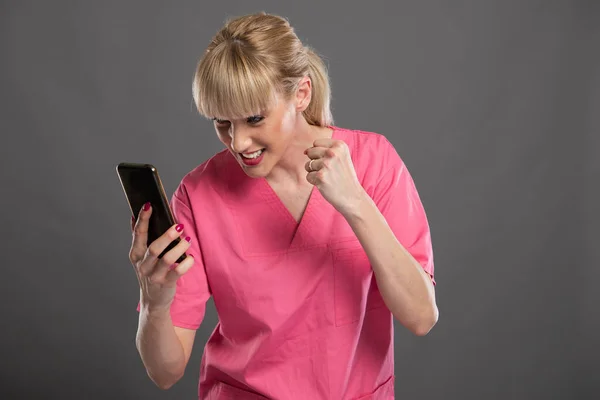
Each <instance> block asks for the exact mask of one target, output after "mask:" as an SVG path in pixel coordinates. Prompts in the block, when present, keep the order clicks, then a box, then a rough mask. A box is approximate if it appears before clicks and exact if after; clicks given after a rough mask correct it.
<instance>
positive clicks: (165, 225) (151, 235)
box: [117, 162, 186, 263]
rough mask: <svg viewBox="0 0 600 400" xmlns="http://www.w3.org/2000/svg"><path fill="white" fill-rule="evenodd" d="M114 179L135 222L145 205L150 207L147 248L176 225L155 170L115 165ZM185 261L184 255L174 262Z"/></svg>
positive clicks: (148, 165) (160, 256)
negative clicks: (119, 185) (117, 180)
mask: <svg viewBox="0 0 600 400" xmlns="http://www.w3.org/2000/svg"><path fill="white" fill-rule="evenodd" d="M117 175H118V176H119V180H120V181H121V186H122V188H123V191H124V192H125V197H126V198H127V202H128V203H129V208H130V209H131V213H132V215H133V217H134V218H135V219H136V220H137V218H138V215H139V212H140V210H141V209H142V207H143V206H144V204H145V203H146V202H150V204H151V205H152V214H151V215H150V221H149V226H148V242H147V245H150V244H151V243H152V242H154V241H155V240H156V239H158V237H159V236H161V235H162V234H163V233H165V232H166V231H167V230H168V229H169V228H170V227H171V226H173V225H174V224H175V223H176V221H175V218H174V217H173V212H172V211H171V207H170V206H169V200H168V199H167V195H166V194H165V189H164V187H163V185H162V182H161V180H160V176H159V175H158V170H157V169H156V168H155V167H154V166H153V165H151V164H137V163H128V162H122V163H120V164H119V165H117ZM180 241H181V238H179V237H178V238H177V239H175V240H174V241H173V242H171V243H170V244H169V245H168V246H167V248H166V249H165V250H164V251H163V252H162V253H161V254H160V255H159V258H162V257H163V256H164V255H165V253H166V252H168V251H169V250H171V249H172V248H173V247H175V246H176V245H177V244H178V243H179V242H180ZM185 258H186V255H185V254H183V255H182V256H181V257H179V259H178V260H177V261H176V262H178V263H180V262H182V261H183V260H184V259H185Z"/></svg>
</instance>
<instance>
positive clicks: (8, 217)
mask: <svg viewBox="0 0 600 400" xmlns="http://www.w3.org/2000/svg"><path fill="white" fill-rule="evenodd" d="M260 10H265V11H268V12H273V13H278V14H282V15H285V16H287V17H288V18H289V19H290V20H291V22H292V24H293V25H294V26H295V27H296V30H297V32H298V34H299V36H300V37H301V38H302V39H303V40H304V41H305V42H306V43H307V44H310V45H312V46H314V47H316V48H317V50H318V51H319V52H320V53H321V54H323V55H324V56H325V57H326V61H327V63H328V65H329V67H330V73H331V79H332V87H333V96H334V97H333V108H334V115H335V117H336V124H337V125H338V126H343V127H347V128H356V129H364V130H371V131H376V132H380V133H383V134H385V135H386V136H387V137H388V138H390V140H391V141H392V143H393V144H394V145H395V146H396V148H397V149H398V151H399V153H400V154H401V156H402V157H403V158H404V160H405V161H406V163H407V164H408V166H409V168H410V169H411V171H412V173H413V176H414V178H415V180H416V183H417V186H418V189H419V191H420V193H421V197H422V200H423V203H424V205H425V208H426V210H427V213H428V216H429V219H430V223H431V227H432V234H433V241H434V248H435V257H436V258H435V260H436V278H437V282H438V286H437V296H438V302H439V307H440V320H439V322H438V325H437V326H436V327H435V328H434V330H433V331H432V332H431V333H430V334H429V335H428V336H426V337H423V338H417V337H413V336H412V335H411V334H410V333H408V332H407V331H406V330H404V329H402V328H401V327H399V326H398V325H397V329H396V374H397V378H396V380H397V392H396V393H397V398H399V399H538V398H539V399H584V398H598V396H599V395H598V390H600V385H599V383H598V379H597V373H598V362H597V359H598V357H597V354H598V347H597V345H598V342H597V340H598V339H597V338H598V333H597V332H598V328H599V327H600V324H599V318H598V315H597V311H596V308H595V307H594V305H595V298H594V295H593V291H594V289H595V282H597V280H598V277H599V275H600V273H599V272H598V264H599V262H600V252H599V250H598V246H597V245H598V244H597V241H598V234H597V228H598V226H599V222H600V213H599V211H598V206H597V204H600V192H599V189H598V181H599V180H598V178H599V175H600V174H599V172H600V171H599V168H600V162H599V160H598V153H599V152H600V151H599V150H600V138H599V136H600V135H599V128H600V51H599V50H598V49H600V28H599V27H600V2H597V1H592V0H590V1H583V0H582V1H567V0H564V1H506V0H503V1H502V0H498V1H491V0H486V1H441V0H439V1H419V0H412V1H397V2H389V3H387V4H386V3H382V2H377V1H368V2H358V1H357V2H354V3H351V2H348V1H341V0H338V1H335V2H326V3H323V4H322V5H318V3H317V2H316V1H302V2H278V1H262V2H259V1H254V2H252V5H247V2H243V1H237V2H232V1H216V2H201V1H171V2H165V1H147V0H145V1H116V0H111V1H94V2H92V1H78V2H76V1H52V2H50V1H37V2H31V1H22V0H20V1H6V0H4V1H2V2H0V57H1V59H2V62H1V65H0V68H1V70H0V72H1V73H0V80H1V81H0V82H1V88H2V89H1V91H0V101H1V107H0V113H1V114H0V117H1V118H0V132H1V133H2V145H1V146H0V162H1V168H0V177H1V179H2V182H1V183H2V196H1V197H0V201H1V203H0V205H1V209H2V213H1V225H0V226H1V227H2V236H1V246H2V278H1V280H0V281H1V282H2V291H1V298H0V304H1V305H2V327H1V330H0V331H1V334H0V335H1V340H0V346H1V347H0V365H1V371H0V374H1V375H0V376H1V382H0V383H1V385H0V387H1V389H0V397H2V398H10V399H12V398H15V399H16V398H27V399H34V398H65V399H66V398H78V399H96V398H98V399H102V398H117V399H139V398H144V399H184V398H186V399H192V398H194V397H195V396H196V388H197V384H198V372H199V363H200V357H201V353H202V347H203V345H204V343H205V341H206V339H207V338H208V335H209V334H210V332H211V331H212V329H213V327H214V325H215V324H216V322H217V317H216V315H215V311H214V307H213V305H212V303H211V304H210V305H209V307H208V314H207V317H206V320H205V322H204V324H203V326H202V328H201V330H200V331H199V334H198V338H197V342H196V346H195V349H194V352H193V355H192V359H191V361H190V364H189V367H188V369H187V371H186V375H185V377H184V378H183V379H182V380H181V381H180V382H179V383H178V384H177V385H176V386H175V387H173V388H172V389H171V390H169V391H167V392H163V391H160V390H159V389H157V388H155V387H154V386H153V384H152V383H151V381H150V380H149V378H148V377H147V376H146V374H145V371H144V368H143V366H142V364H141V361H140V359H139V357H138V355H137V351H136V349H135V344H134V338H135V332H136V327H137V313H136V311H135V307H136V304H137V299H138V288H137V281H136V279H135V276H134V273H133V270H132V268H131V266H130V264H129V262H128V258H127V253H128V249H129V246H130V231H129V216H130V214H129V210H128V209H127V205H126V202H125V198H124V195H123V192H122V190H121V188H120V186H119V183H118V179H117V176H116V173H115V170H114V167H115V165H116V164H117V163H118V162H121V161H132V162H150V163H152V164H154V165H156V166H157V167H158V169H159V171H160V173H161V177H162V179H163V181H164V183H165V185H166V189H167V191H168V194H169V195H170V194H171V193H172V191H173V190H174V189H175V186H176V185H177V184H178V183H179V180H180V179H181V178H182V177H183V175H184V174H185V173H186V172H188V171H189V170H190V169H192V168H193V167H195V166H196V165H198V164H199V163H201V162H202V161H204V160H205V159H206V158H207V157H209V156H210V155H212V154H213V153H214V152H216V151H218V150H220V149H221V147H220V143H219V142H218V141H217V138H216V135H215V133H214V131H213V130H212V127H211V125H210V123H209V122H208V121H205V120H203V119H202V118H201V117H199V116H198V115H197V113H196V112H195V110H194V108H193V106H192V99H191V80H192V74H193V70H194V66H195V63H196V61H197V59H198V57H199V56H200V54H201V52H202V51H203V49H204V48H205V46H206V45H207V44H208V42H209V40H210V38H211V37H212V35H213V34H214V33H215V32H216V30H217V29H218V28H219V27H220V26H221V24H222V23H223V22H224V20H225V18H226V17H228V16H235V15H240V14H245V13H248V12H255V11H260ZM594 392H596V393H594Z"/></svg>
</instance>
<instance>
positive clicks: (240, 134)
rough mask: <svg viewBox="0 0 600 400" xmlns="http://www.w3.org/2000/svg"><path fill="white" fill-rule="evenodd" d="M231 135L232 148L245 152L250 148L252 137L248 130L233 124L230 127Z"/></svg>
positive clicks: (238, 151)
mask: <svg viewBox="0 0 600 400" xmlns="http://www.w3.org/2000/svg"><path fill="white" fill-rule="evenodd" d="M229 136H230V137H231V149H232V150H233V151H235V152H237V153H243V152H244V151H246V150H247V149H249V148H250V146H251V144H252V138H251V137H250V135H249V132H248V130H246V129H244V128H242V127H240V126H237V127H234V125H233V124H231V125H230V127H229Z"/></svg>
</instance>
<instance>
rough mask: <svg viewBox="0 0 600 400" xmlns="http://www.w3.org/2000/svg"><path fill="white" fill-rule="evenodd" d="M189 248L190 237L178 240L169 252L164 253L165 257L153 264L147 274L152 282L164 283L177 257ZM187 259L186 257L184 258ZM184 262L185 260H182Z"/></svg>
mask: <svg viewBox="0 0 600 400" xmlns="http://www.w3.org/2000/svg"><path fill="white" fill-rule="evenodd" d="M189 248H190V237H189V236H188V237H186V238H185V239H184V240H180V241H179V243H177V245H176V246H175V247H173V248H172V249H171V250H169V251H168V252H166V253H165V255H164V256H163V257H162V258H161V259H160V260H159V261H157V262H156V263H155V264H154V269H153V270H152V271H149V272H148V274H149V275H150V276H151V278H150V279H151V281H152V282H164V281H165V278H166V276H167V273H168V272H169V271H170V270H171V269H172V267H173V266H174V265H175V264H176V262H177V260H179V257H181V256H182V255H183V254H185V252H186V251H187V250H188V249H189ZM186 259H187V257H186ZM183 261H185V260H183ZM183 261H182V262H183Z"/></svg>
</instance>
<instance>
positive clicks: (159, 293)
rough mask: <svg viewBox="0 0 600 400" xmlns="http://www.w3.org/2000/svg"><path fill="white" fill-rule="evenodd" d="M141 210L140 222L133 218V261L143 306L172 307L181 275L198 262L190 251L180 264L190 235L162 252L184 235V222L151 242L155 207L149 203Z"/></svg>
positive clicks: (151, 308)
mask: <svg viewBox="0 0 600 400" xmlns="http://www.w3.org/2000/svg"><path fill="white" fill-rule="evenodd" d="M145 208H148V209H147V210H144V208H142V209H141V210H140V212H139V215H138V218H137V222H134V220H133V218H132V220H131V230H132V235H133V240H132V244H131V250H130V251H129V260H130V261H131V264H132V265H133V268H134V270H135V273H136V275H137V278H138V281H139V284H140V306H141V307H144V308H146V309H148V310H153V311H154V310H156V311H165V310H168V309H169V308H170V306H171V303H172V302H173V298H174V296H175V287H176V285H177V279H179V277H180V276H182V275H183V274H185V273H186V272H187V271H188V270H189V269H190V268H191V267H192V265H194V258H193V257H192V256H191V255H187V257H186V258H185V260H183V261H182V262H181V263H179V264H176V261H177V260H178V259H179V257H180V256H181V255H182V254H184V253H185V252H186V250H187V249H188V248H189V247H190V243H189V240H190V238H189V237H186V238H185V240H180V241H179V243H178V244H177V245H176V246H175V247H173V248H172V249H171V250H169V251H168V252H167V253H165V254H164V256H163V257H162V258H158V255H159V254H161V253H162V252H163V250H164V249H165V248H166V247H167V246H168V245H169V244H170V243H171V242H172V241H173V240H175V239H176V238H177V237H178V236H181V232H182V231H183V225H181V224H177V225H173V226H172V227H171V228H169V230H167V231H166V232H165V233H164V234H163V235H162V236H160V237H159V238H158V239H156V240H155V241H154V242H152V243H150V245H147V242H148V221H149V220H150V215H151V214H152V207H151V206H150V205H149V204H146V206H145Z"/></svg>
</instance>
